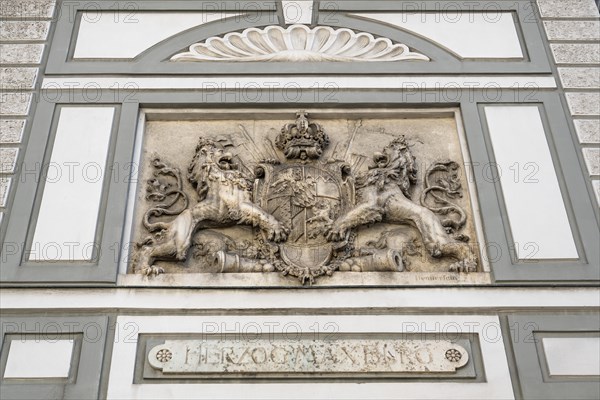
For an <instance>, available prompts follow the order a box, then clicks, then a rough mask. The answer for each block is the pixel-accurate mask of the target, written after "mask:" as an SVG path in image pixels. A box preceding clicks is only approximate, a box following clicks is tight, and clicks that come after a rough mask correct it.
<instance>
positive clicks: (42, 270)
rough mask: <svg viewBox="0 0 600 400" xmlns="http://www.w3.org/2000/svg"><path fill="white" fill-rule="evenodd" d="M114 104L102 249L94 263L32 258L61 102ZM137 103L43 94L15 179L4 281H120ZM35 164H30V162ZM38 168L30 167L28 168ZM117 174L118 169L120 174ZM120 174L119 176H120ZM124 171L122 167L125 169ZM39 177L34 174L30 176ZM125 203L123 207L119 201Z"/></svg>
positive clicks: (100, 232) (99, 237) (1, 273)
mask: <svg viewBox="0 0 600 400" xmlns="http://www.w3.org/2000/svg"><path fill="white" fill-rule="evenodd" d="M82 104H83V105H84V106H111V107H114V108H115V116H114V120H113V132H112V133H111V146H110V150H109V154H108V157H107V164H106V173H105V180H104V187H103V191H104V194H103V197H104V199H103V200H102V203H101V204H104V205H105V207H104V208H105V210H101V211H100V213H99V215H98V222H97V231H96V239H95V240H96V242H97V243H98V245H99V249H100V251H99V253H96V254H94V257H93V259H92V261H91V262H57V261H54V262H48V261H35V262H33V261H28V260H26V258H27V257H26V253H27V249H28V248H29V243H30V240H31V236H32V235H33V229H34V228H35V220H36V218H37V208H38V206H39V203H40V201H41V196H42V193H43V181H44V179H43V178H42V177H43V174H44V168H43V167H41V168H38V167H37V166H40V161H39V160H46V161H47V160H48V159H49V153H50V151H51V143H50V142H51V138H53V136H54V131H55V129H56V121H57V115H58V113H57V110H58V108H59V107H60V106H65V105H75V106H81V105H82ZM137 110H138V105H137V103H122V104H120V103H114V102H111V101H110V100H109V101H106V102H103V103H100V102H99V103H93V104H92V103H88V104H85V100H84V99H80V100H79V102H77V101H76V102H73V103H53V102H50V101H48V100H46V96H42V99H41V100H40V103H39V104H38V107H37V110H36V115H35V118H34V122H33V125H32V129H31V132H30V135H29V138H28V141H27V147H26V153H25V157H24V159H23V161H22V165H21V168H19V172H20V175H19V176H18V178H17V179H15V182H16V183H17V190H16V194H15V201H14V203H13V207H12V209H11V210H10V213H9V217H10V218H8V224H7V232H6V236H5V239H4V242H3V243H2V252H1V254H0V256H1V257H2V269H0V281H1V282H2V283H10V282H13V283H14V282H20V283H25V282H28V283H30V284H36V283H41V284H48V283H50V282H61V283H63V284H77V283H79V284H85V283H90V282H95V283H114V282H115V281H116V276H117V270H116V268H115V264H116V262H117V260H118V258H119V252H120V246H119V243H120V240H121V232H122V225H123V223H122V221H123V219H124V218H125V206H124V204H125V202H126V197H127V190H128V184H129V182H128V179H123V178H120V179H119V177H118V175H119V174H118V172H120V168H127V166H129V168H131V164H130V162H131V157H132V152H133V142H134V137H133V135H131V134H129V133H128V132H135V126H136V124H137ZM27 166H29V167H27ZM31 166H36V168H35V171H34V172H27V171H25V170H24V168H25V169H26V168H29V169H31ZM116 173H117V174H116ZM115 174H116V175H115ZM121 174H122V172H121ZM30 175H31V176H33V177H32V178H30V177H29V176H30ZM117 204H121V205H122V206H120V207H119V206H117Z"/></svg>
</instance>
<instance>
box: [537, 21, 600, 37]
mask: <svg viewBox="0 0 600 400" xmlns="http://www.w3.org/2000/svg"><path fill="white" fill-rule="evenodd" d="M544 28H545V29H546V34H547V35H548V39H549V40H581V41H587V40H600V21H544Z"/></svg>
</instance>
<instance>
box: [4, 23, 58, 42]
mask: <svg viewBox="0 0 600 400" xmlns="http://www.w3.org/2000/svg"><path fill="white" fill-rule="evenodd" d="M49 28H50V22H39V21H2V23H1V24H0V40H7V41H24V40H46V37H47V36H48V29H49Z"/></svg>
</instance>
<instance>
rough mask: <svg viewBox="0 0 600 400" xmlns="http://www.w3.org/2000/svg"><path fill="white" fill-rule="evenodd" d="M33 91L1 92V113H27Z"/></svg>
mask: <svg viewBox="0 0 600 400" xmlns="http://www.w3.org/2000/svg"><path fill="white" fill-rule="evenodd" d="M30 105H31V93H1V94H0V115H27V112H28V111H29V106H30Z"/></svg>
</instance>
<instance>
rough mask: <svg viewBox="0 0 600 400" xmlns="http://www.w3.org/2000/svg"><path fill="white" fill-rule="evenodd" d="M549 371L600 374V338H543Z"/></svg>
mask: <svg viewBox="0 0 600 400" xmlns="http://www.w3.org/2000/svg"><path fill="white" fill-rule="evenodd" d="M542 345H543V347H544V354H545V356H546V362H547V363H548V372H549V373H550V376H553V375H591V376H595V375H600V338H598V337H595V338H594V337H585V338H543V339H542Z"/></svg>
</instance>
